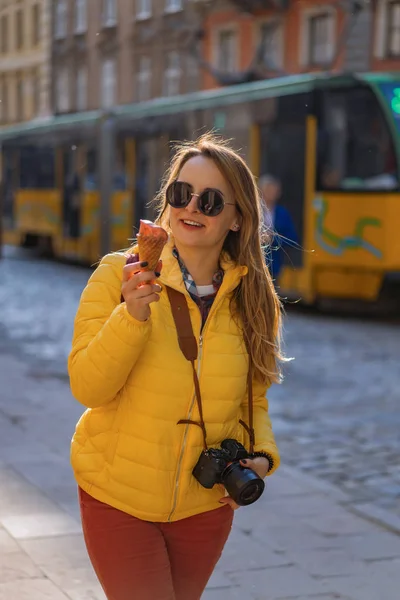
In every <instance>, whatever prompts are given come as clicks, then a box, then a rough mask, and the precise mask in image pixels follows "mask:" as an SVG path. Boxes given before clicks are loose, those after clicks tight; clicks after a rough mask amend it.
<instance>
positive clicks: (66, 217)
mask: <svg viewBox="0 0 400 600" xmlns="http://www.w3.org/2000/svg"><path fill="white" fill-rule="evenodd" d="M77 157H78V152H77V147H76V146H68V148H64V151H63V174H64V177H63V233H64V237H66V238H72V239H77V238H79V236H80V229H81V227H80V223H81V194H82V189H81V178H80V175H79V172H78V164H77V163H78V158H77Z"/></svg>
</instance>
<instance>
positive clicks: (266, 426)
mask: <svg viewBox="0 0 400 600" xmlns="http://www.w3.org/2000/svg"><path fill="white" fill-rule="evenodd" d="M267 389H268V387H267V386H266V385H263V384H261V383H260V382H258V381H256V380H255V379H254V380H253V406H254V408H253V421H254V432H255V441H256V443H255V446H254V451H255V452H266V453H267V454H270V455H271V456H272V458H273V461H274V464H273V467H272V469H271V470H270V471H269V472H268V475H271V474H272V473H274V471H276V469H277V468H278V467H279V464H280V457H279V451H278V448H277V445H276V443H275V438H274V434H273V432H272V425H271V419H270V417H269V414H268V400H267ZM242 419H243V421H244V422H245V423H247V424H248V422H249V404H248V398H247V397H246V400H245V401H244V402H243V403H242ZM242 429H243V436H244V440H245V441H246V444H245V445H246V447H247V446H248V435H247V433H246V432H245V430H244V428H242Z"/></svg>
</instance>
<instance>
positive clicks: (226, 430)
mask: <svg viewBox="0 0 400 600" xmlns="http://www.w3.org/2000/svg"><path fill="white" fill-rule="evenodd" d="M157 200H158V202H159V216H158V224H160V225H162V226H163V227H164V228H165V229H167V231H168V232H169V234H170V236H169V242H168V243H167V245H166V246H165V249H164V251H163V254H162V273H161V276H160V273H146V272H139V273H138V271H139V269H140V264H139V263H138V262H136V259H135V258H133V262H129V263H128V264H127V258H126V255H125V254H123V253H120V254H110V255H108V256H106V257H105V258H103V260H102V261H101V263H100V265H99V267H98V268H97V270H96V271H95V272H94V274H93V275H92V277H91V278H90V280H89V283H88V285H87V287H86V289H85V290H84V292H83V294H82V298H81V301H80V305H79V309H78V313H77V316H76V320H75V331H74V338H73V347H72V351H71V354H70V357H69V374H70V380H71V388H72V392H73V395H74V396H75V398H76V399H77V400H78V401H79V402H81V403H82V404H83V405H84V406H86V407H87V409H88V410H87V411H86V412H85V413H84V415H83V416H82V418H81V419H80V421H79V423H78V425H77V428H76V432H75V435H74V437H73V441H72V465H73V469H74V473H75V477H76V480H77V483H78V486H79V498H80V506H81V514H82V524H83V531H84V536H85V541H86V545H87V549H88V553H89V556H90V559H91V561H92V564H93V567H94V569H95V571H96V574H97V576H98V578H99V580H100V582H101V584H102V586H103V589H104V591H105V594H106V596H107V598H108V599H109V600H132V599H133V598H138V600H198V599H199V598H200V597H201V595H202V592H203V591H204V589H205V587H206V585H207V582H208V580H209V578H210V576H211V574H212V572H213V570H214V567H215V565H216V563H217V561H218V559H219V557H220V555H221V552H222V549H223V547H224V545H225V542H226V540H227V538H228V535H229V532H230V530H231V525H232V518H233V509H235V508H237V505H236V504H235V502H234V501H233V499H232V498H230V497H229V496H227V494H226V492H225V489H224V487H223V485H222V484H216V485H214V487H213V488H212V489H206V488H205V487H203V486H202V485H201V484H200V483H199V482H198V481H197V479H196V478H195V477H194V476H193V473H192V471H193V468H194V467H195V465H196V463H197V461H198V460H199V457H200V455H201V452H202V450H203V434H202V430H201V429H200V428H199V427H195V426H193V425H191V424H188V423H187V422H186V423H184V424H182V423H178V422H179V421H181V420H186V421H187V420H190V419H192V420H193V419H194V420H196V419H197V420H198V418H199V414H198V407H197V405H196V402H195V395H194V386H193V371H192V367H191V365H190V363H189V362H188V361H187V360H186V359H185V357H184V356H183V354H182V352H181V350H180V348H179V345H178V338H177V330H176V327H175V322H174V319H173V315H172V310H171V304H170V301H169V298H168V294H167V291H166V286H168V287H170V288H173V289H175V290H178V291H180V292H182V293H183V294H184V295H185V297H186V301H187V305H188V308H189V313H190V320H191V324H192V327H193V331H194V334H195V336H196V338H197V340H198V346H199V357H198V360H197V363H196V369H197V373H198V377H199V381H200V389H201V398H202V407H203V416H204V422H205V426H206V433H207V443H208V446H209V447H210V448H219V447H220V445H221V442H222V441H223V440H225V439H235V440H237V441H239V442H240V443H242V444H243V445H245V447H246V448H247V449H249V441H248V435H247V432H246V430H245V428H244V427H243V426H242V424H241V423H240V421H241V420H243V421H247V420H248V417H249V414H248V413H249V411H248V408H249V406H248V391H247V379H248V369H249V364H250V365H251V369H252V386H251V387H252V395H253V403H252V404H253V413H254V416H253V419H254V430H255V446H254V453H252V455H251V457H250V458H248V459H247V460H246V461H243V463H242V464H243V465H245V466H246V467H248V468H250V469H252V470H253V471H255V472H256V473H257V474H258V476H259V477H261V478H264V477H265V476H266V475H270V474H271V473H272V472H273V471H275V470H276V468H277V467H278V465H279V454H278V450H277V448H276V445H275V441H274V436H273V433H272V430H271V423H270V419H269V416H268V404H267V400H266V391H267V388H268V387H269V385H270V384H271V383H272V382H276V381H278V379H279V362H280V349H279V329H280V306H279V302H278V300H277V296H276V294H275V291H274V286H273V284H272V281H271V277H270V275H269V273H268V271H267V269H266V267H265V265H264V260H263V253H262V248H261V244H260V212H261V211H260V197H259V194H258V191H257V187H256V184H255V180H254V178H253V176H252V174H251V172H250V170H249V169H248V167H247V166H246V164H245V162H244V161H243V160H242V159H241V158H240V156H239V155H238V154H236V153H235V152H234V151H233V150H232V149H230V148H229V147H228V145H226V144H224V143H222V142H220V141H218V140H217V139H215V138H214V137H212V136H211V135H210V134H208V135H205V136H202V137H201V138H200V139H199V140H198V141H197V142H194V143H190V144H187V143H185V144H183V145H181V146H179V147H178V149H177V152H176V153H175V156H174V159H173V160H172V164H171V166H170V169H169V170H168V172H167V174H166V177H165V181H164V185H163V186H162V189H161V191H160V194H159V196H158V199H157ZM130 252H131V253H132V254H135V253H136V252H137V250H136V249H135V248H132V249H131V250H130ZM131 258H132V257H131ZM154 281H157V283H154ZM143 283H145V284H146V285H144V286H143V285H140V286H139V284H143ZM121 294H122V299H123V300H124V301H121ZM200 355H201V356H200ZM243 510H246V509H243Z"/></svg>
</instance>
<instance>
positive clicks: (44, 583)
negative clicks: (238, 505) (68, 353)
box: [0, 354, 400, 600]
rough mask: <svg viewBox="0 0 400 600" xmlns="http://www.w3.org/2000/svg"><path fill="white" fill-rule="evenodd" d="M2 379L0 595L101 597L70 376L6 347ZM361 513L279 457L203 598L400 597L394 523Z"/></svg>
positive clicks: (399, 543)
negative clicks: (73, 460) (75, 454)
mask: <svg viewBox="0 0 400 600" xmlns="http://www.w3.org/2000/svg"><path fill="white" fill-rule="evenodd" d="M0 383H1V388H0V389H1V391H0V600H66V599H70V600H105V596H104V594H103V593H102V591H101V589H100V586H99V585H98V583H97V581H96V578H95V576H94V574H93V571H92V569H91V566H90V563H89V561H88V559H87V556H86V552H85V547H84V544H83V540H82V535H81V529H80V524H79V518H78V511H77V504H76V487H75V484H74V481H73V478H72V474H71V470H70V467H69V440H70V437H71V434H72V431H73V428H74V424H75V422H76V420H77V418H78V416H79V414H80V413H81V407H80V406H79V405H78V403H76V402H75V401H74V400H73V399H72V398H71V395H70V392H69V389H68V386H67V383H66V381H63V380H62V379H55V378H54V379H49V378H47V377H45V378H42V377H41V373H40V371H37V372H35V371H34V370H33V369H32V367H30V366H28V365H26V364H24V363H22V362H20V361H19V360H18V359H16V358H14V357H9V356H7V355H5V354H1V355H0ZM363 512H365V511H364V509H363ZM368 513H369V517H368V518H367V516H366V515H365V514H361V508H360V509H359V514H356V509H355V508H354V507H351V504H350V503H349V498H347V497H346V496H345V495H344V494H343V493H342V492H339V491H337V490H336V489H334V488H331V487H330V486H327V485H326V484H322V483H321V482H319V481H318V480H315V479H312V478H310V477H308V476H304V475H303V474H301V473H299V472H296V471H295V470H293V469H288V468H285V467H282V468H281V469H280V470H279V471H278V473H277V474H275V475H274V476H273V477H272V478H271V480H269V481H268V489H267V490H266V492H265V494H264V496H263V498H262V499H260V501H259V502H258V503H256V504H255V505H253V506H252V507H249V508H246V509H241V510H239V511H238V512H237V513H236V520H235V525H234V530H233V533H232V535H231V538H230V540H229V542H228V545H227V547H226V549H225V552H224V555H223V557H222V559H221V561H220V563H219V565H218V568H217V570H216V572H215V574H214V576H213V578H212V580H211V581H210V584H209V587H208V590H207V592H206V593H205V594H204V596H203V598H204V600H238V599H240V600H334V599H342V600H399V597H400V535H399V533H400V524H399V523H398V522H397V521H396V518H394V517H393V518H392V517H391V516H390V515H385V514H383V513H379V514H378V513H376V512H374V509H373V507H369V508H368ZM138 600H140V599H138Z"/></svg>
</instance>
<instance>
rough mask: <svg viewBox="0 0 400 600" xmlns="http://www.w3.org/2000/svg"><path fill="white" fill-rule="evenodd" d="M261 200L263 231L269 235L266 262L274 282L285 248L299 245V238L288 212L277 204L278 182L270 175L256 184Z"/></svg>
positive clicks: (279, 195)
mask: <svg viewBox="0 0 400 600" xmlns="http://www.w3.org/2000/svg"><path fill="white" fill-rule="evenodd" d="M258 185H259V189H260V192H261V198H262V220H263V227H264V231H265V232H266V233H267V234H269V235H268V237H269V244H268V248H267V252H266V260H267V263H268V266H269V269H270V272H271V275H272V278H273V279H274V280H275V281H276V280H277V279H278V277H279V275H280V273H281V270H282V267H283V262H284V257H285V248H288V247H290V246H293V245H296V244H298V243H299V238H298V235H297V232H296V229H295V226H294V223H293V220H292V217H291V216H290V213H289V211H288V210H287V209H286V208H285V207H284V206H282V205H281V204H279V199H280V197H281V194H282V187H281V183H280V181H279V180H278V179H277V178H276V177H273V176H272V175H262V176H261V177H260V179H259V182H258Z"/></svg>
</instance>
